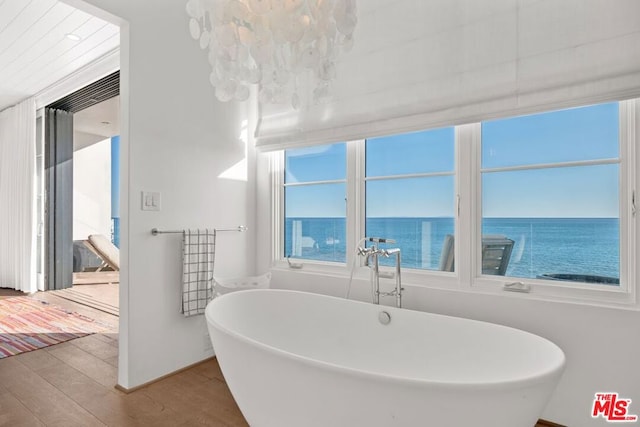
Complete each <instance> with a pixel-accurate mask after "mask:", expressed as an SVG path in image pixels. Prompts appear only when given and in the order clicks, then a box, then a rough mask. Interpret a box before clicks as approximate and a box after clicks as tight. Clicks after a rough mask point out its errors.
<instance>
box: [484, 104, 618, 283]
mask: <svg viewBox="0 0 640 427" xmlns="http://www.w3.org/2000/svg"><path fill="white" fill-rule="evenodd" d="M619 133H620V132H619V107H618V103H611V104H601V105H595V106H589V107H583V108H574V109H569V110H561V111H554V112H549V113H543V114H535V115H530V116H522V117H515V118H509V119H504V120H494V121H490V122H484V123H482V170H481V172H482V235H483V236H496V235H497V236H500V237H504V238H506V239H507V240H511V241H513V247H512V248H511V250H510V252H511V253H510V259H509V261H508V268H507V269H506V272H505V274H506V275H507V276H511V277H517V278H537V279H547V280H565V281H576V282H587V283H599V284H607V285H618V284H619V281H620V197H619V194H620V188H619V180H620V143H619V141H620V136H619ZM483 240H484V237H483ZM488 253H490V252H488ZM483 256H484V258H483V262H482V264H483V266H484V265H486V264H487V262H488V261H489V260H488V259H487V258H488V257H490V256H491V255H487V254H485V253H484V252H483ZM506 256H509V254H508V253H507V254H506ZM485 273H487V272H486V271H485Z"/></svg>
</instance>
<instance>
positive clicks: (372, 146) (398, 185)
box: [365, 128, 455, 270]
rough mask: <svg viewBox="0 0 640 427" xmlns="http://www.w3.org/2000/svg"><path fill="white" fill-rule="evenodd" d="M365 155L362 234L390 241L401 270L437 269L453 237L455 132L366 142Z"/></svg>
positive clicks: (438, 132) (422, 133)
mask: <svg viewBox="0 0 640 427" xmlns="http://www.w3.org/2000/svg"><path fill="white" fill-rule="evenodd" d="M365 150H366V155H365V165H366V167H365V169H366V176H365V182H366V194H365V200H366V208H365V211H366V224H365V234H366V235H367V236H370V237H384V238H390V239H394V240H395V241H396V244H395V246H397V247H399V248H400V249H401V251H402V263H403V266H404V267H405V268H420V269H429V270H439V269H441V268H440V259H441V258H442V251H443V246H444V241H445V238H446V236H448V235H449V236H453V235H454V219H455V218H454V211H455V140H454V129H453V128H446V129H437V130H430V131H424V132H417V133H409V134H403V135H394V136H390V137H382V138H374V139H368V140H367V141H366V146H365ZM380 261H381V264H383V265H384V264H393V262H394V261H393V260H387V259H381V260H380Z"/></svg>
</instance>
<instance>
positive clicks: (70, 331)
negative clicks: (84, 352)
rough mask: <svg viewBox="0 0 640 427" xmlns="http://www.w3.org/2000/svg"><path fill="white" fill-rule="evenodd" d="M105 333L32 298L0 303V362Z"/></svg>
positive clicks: (104, 328) (103, 328) (96, 325)
mask: <svg viewBox="0 0 640 427" xmlns="http://www.w3.org/2000/svg"><path fill="white" fill-rule="evenodd" d="M107 330H109V326H108V325H105V324H101V323H99V322H96V321H95V320H93V319H90V318H88V317H86V316H83V315H80V314H78V313H72V312H69V311H67V310H65V309H63V308H61V307H58V306H55V305H51V304H49V303H47V302H44V301H40V300H37V299H34V298H29V297H15V298H7V299H2V300H0V359H2V358H5V357H9V356H14V355H16V354H20V353H24V352H27V351H32V350H37V349H39V348H44V347H48V346H50V345H54V344H59V343H61V342H65V341H69V340H72V339H74V338H80V337H84V336H87V335H90V334H94V333H99V332H105V331H107Z"/></svg>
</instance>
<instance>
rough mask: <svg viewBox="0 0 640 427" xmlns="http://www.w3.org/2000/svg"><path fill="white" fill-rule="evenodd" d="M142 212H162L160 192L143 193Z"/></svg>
mask: <svg viewBox="0 0 640 427" xmlns="http://www.w3.org/2000/svg"><path fill="white" fill-rule="evenodd" d="M142 210H143V211H159V210H160V192H159V191H143V192H142Z"/></svg>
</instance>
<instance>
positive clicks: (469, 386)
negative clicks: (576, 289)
mask: <svg viewBox="0 0 640 427" xmlns="http://www.w3.org/2000/svg"><path fill="white" fill-rule="evenodd" d="M241 292H261V293H273V292H278V293H280V292H281V293H293V294H311V295H313V296H314V297H321V298H328V299H337V300H345V301H349V302H351V303H356V304H367V305H373V304H371V303H368V302H364V301H358V300H351V299H350V300H347V299H345V298H342V297H336V296H331V295H325V294H319V293H314V292H306V291H298V290H291V289H249V290H243V291H241ZM235 293H237V292H232V293H229V294H225V295H222V296H219V297H216V298H214V299H213V300H211V301H210V302H209V303H208V304H207V307H206V309H205V319H206V322H207V323H210V324H211V325H212V326H214V327H215V328H216V329H217V330H218V331H220V332H222V333H224V334H225V335H228V336H230V337H232V338H234V339H237V340H240V341H242V342H244V343H246V344H249V345H252V346H255V347H258V348H260V349H262V350H264V351H267V352H269V353H272V354H275V355H278V356H282V357H285V358H286V359H290V360H293V361H296V362H299V363H302V364H303V365H311V366H315V367H316V368H317V367H323V368H326V369H328V370H330V371H332V372H335V373H337V374H349V375H353V376H355V377H358V378H366V379H371V378H374V379H376V380H382V381H391V382H393V383H402V384H411V385H412V386H425V385H431V386H435V387H439V388H444V389H458V390H459V389H460V388H464V389H466V390H492V391H495V390H500V389H504V390H508V389H522V388H526V387H532V386H536V385H539V384H542V383H545V382H548V381H549V380H550V379H551V378H554V377H556V376H558V377H560V376H561V375H562V373H563V371H564V369H565V367H566V363H567V359H566V355H565V353H564V351H563V350H562V349H561V348H560V347H559V346H558V345H557V344H555V343H554V342H552V341H551V340H549V339H547V338H544V337H541V336H539V335H536V334H533V333H531V332H527V331H523V330H521V329H517V328H513V327H511V326H505V325H500V324H497V323H491V322H485V321H482V320H475V319H467V318H464V317H457V316H449V315H446V314H437V313H430V312H425V311H420V310H410V309H406V308H401V309H398V308H396V307H391V306H384V305H380V307H381V308H383V309H391V310H394V311H396V310H409V311H413V312H417V313H427V314H430V315H433V316H438V317H445V318H454V319H462V320H465V321H469V322H475V323H483V324H488V325H491V326H493V327H498V328H506V329H510V330H513V331H516V332H518V333H522V334H527V335H532V336H534V337H536V338H538V339H542V340H544V341H546V342H547V343H549V344H550V345H552V346H553V347H555V348H556V349H557V350H558V351H559V352H560V355H561V360H560V362H559V363H558V364H557V365H556V366H552V367H551V368H549V369H546V370H544V371H542V373H541V374H538V375H529V376H523V377H518V378H515V379H510V380H503V381H482V382H480V381H477V382H473V381H436V380H429V379H424V378H412V377H403V376H398V375H389V374H384V373H381V372H374V371H369V370H364V369H358V368H352V367H348V366H344V365H337V364H335V363H331V362H326V361H323V360H319V359H314V358H311V357H307V356H302V355H300V354H296V353H292V352H290V351H286V350H283V349H280V348H277V347H274V346H272V345H268V344H265V343H263V342H261V341H258V340H255V339H253V338H249V337H247V336H246V335H242V334H240V333H238V332H236V331H233V330H231V329H229V328H227V327H224V326H222V325H220V323H218V322H216V321H214V320H212V319H211V317H210V315H209V311H211V310H213V308H211V309H209V306H211V307H213V306H214V305H215V304H217V303H215V301H216V300H219V299H220V298H226V297H231V298H233V294H235ZM214 351H216V350H215V343H214ZM216 353H217V351H216ZM554 387H555V383H554Z"/></svg>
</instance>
